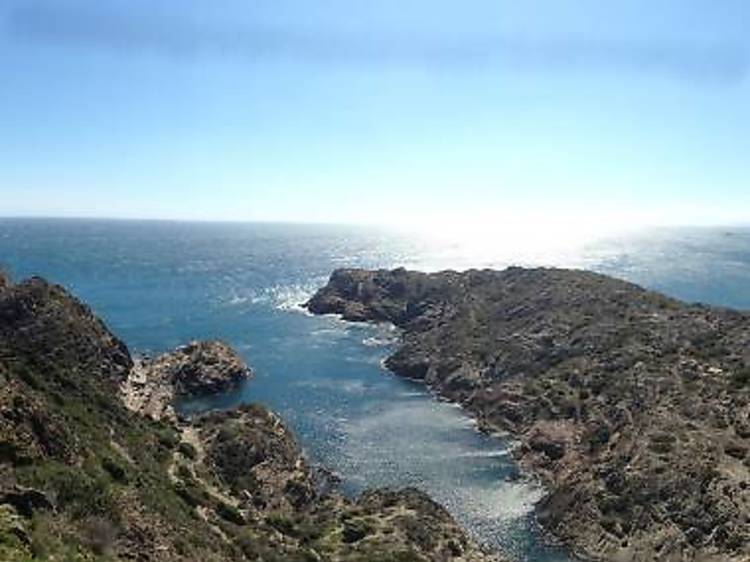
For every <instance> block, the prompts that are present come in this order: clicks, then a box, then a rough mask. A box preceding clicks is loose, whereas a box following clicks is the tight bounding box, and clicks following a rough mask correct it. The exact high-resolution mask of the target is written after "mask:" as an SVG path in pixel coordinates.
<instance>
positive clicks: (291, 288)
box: [220, 283, 320, 314]
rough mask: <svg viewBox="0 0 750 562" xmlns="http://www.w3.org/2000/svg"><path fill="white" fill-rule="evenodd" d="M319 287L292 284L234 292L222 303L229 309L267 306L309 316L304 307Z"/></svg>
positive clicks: (315, 284)
mask: <svg viewBox="0 0 750 562" xmlns="http://www.w3.org/2000/svg"><path fill="white" fill-rule="evenodd" d="M319 286H320V284H319V283H292V284H288V285H284V284H278V285H273V286H271V287H266V288H263V289H259V290H253V289H247V290H233V291H231V292H230V293H229V295H227V296H226V297H224V298H222V299H220V303H221V304H222V305H223V306H228V307H246V306H256V305H261V306H262V305H266V306H270V307H272V308H275V309H276V310H283V311H288V312H300V313H304V314H309V312H308V310H307V309H306V308H304V306H303V305H304V304H305V303H306V302H307V301H308V300H310V298H311V297H312V296H313V294H315V291H316V290H317V288H318V287H319Z"/></svg>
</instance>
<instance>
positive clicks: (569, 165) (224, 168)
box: [0, 0, 750, 225]
mask: <svg viewBox="0 0 750 562" xmlns="http://www.w3.org/2000/svg"><path fill="white" fill-rule="evenodd" d="M748 30H750V3H748V2H746V1H744V0H735V1H731V0H723V1H722V0H713V1H702V0H693V1H691V2H685V1H683V0H660V1H656V2H654V1H653V0H650V1H640V0H630V1H611V2H602V1H598V0H597V1H594V0H578V1H572V0H568V1H564V0H547V1H540V0H537V1H534V0H530V1H524V2H518V1H500V0H493V1H490V0H487V1H485V0H481V1H479V0H477V1H466V2H455V1H450V2H448V1H444V0H429V1H428V0H418V1H417V0H412V1H409V0H401V1H395V0H378V1H371V2H364V1H357V0H319V1H316V2H310V1H291V0H267V1H266V0H254V1H253V2H247V1H245V0H242V1H239V0H237V1H216V2H198V1H194V0H179V1H178V0H173V1H167V0H165V1H161V2H154V1H153V0H148V1H145V0H127V1H119V0H110V1H108V2H101V1H88V2H83V1H64V0H55V1H36V0H18V1H14V0H0V76H2V85H1V86H0V195H1V198H0V214H2V215H45V216H107V217H146V218H185V219H193V218H196V219H222V220H223V219H228V220H294V221H298V220H307V221H324V222H374V223H380V222H384V223H396V224H408V223H412V222H413V223H425V224H428V223H429V224H433V225H440V224H441V223H444V222H445V221H448V220H453V219H456V220H457V221H458V222H459V223H461V224H467V223H473V222H476V221H485V222H492V221H495V220H508V221H510V220H516V221H524V220H526V218H527V217H534V219H535V220H539V221H545V220H548V219H549V220H553V217H557V218H559V217H560V216H562V217H566V218H565V219H564V220H569V221H576V222H577V221H580V220H584V217H591V216H593V215H596V216H599V217H600V218H601V220H602V221H603V222H604V223H607V222H608V221H610V220H612V221H614V220H621V221H631V220H632V221H639V220H640V221H645V222H649V221H650V222H664V223H701V224H703V223H714V222H750V168H749V167H748V155H750V78H749V77H748V74H749V72H750V33H748Z"/></svg>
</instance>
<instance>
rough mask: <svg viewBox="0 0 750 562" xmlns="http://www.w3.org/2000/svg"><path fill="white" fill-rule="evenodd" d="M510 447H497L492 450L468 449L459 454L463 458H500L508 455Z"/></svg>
mask: <svg viewBox="0 0 750 562" xmlns="http://www.w3.org/2000/svg"><path fill="white" fill-rule="evenodd" d="M508 453H509V451H508V449H496V450H490V451H467V452H465V453H461V454H460V455H458V456H459V457H461V458H487V459H491V458H500V457H507V456H508Z"/></svg>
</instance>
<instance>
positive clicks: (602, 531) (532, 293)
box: [307, 268, 750, 562]
mask: <svg viewBox="0 0 750 562" xmlns="http://www.w3.org/2000/svg"><path fill="white" fill-rule="evenodd" d="M307 307H308V308H309V310H310V311H312V312H314V313H319V314H321V313H336V314H340V315H342V316H343V318H345V319H348V320H352V321H377V322H380V321H387V322H392V323H394V324H395V325H396V326H398V327H400V328H401V329H402V340H401V345H400V347H399V348H398V350H397V351H396V352H395V353H394V354H393V355H392V356H391V357H389V358H388V359H387V362H386V364H387V366H388V367H389V368H390V369H391V370H392V371H394V372H395V373H396V374H399V375H401V376H404V377H409V378H414V379H419V380H422V381H424V382H425V383H426V384H428V385H429V386H431V387H432V388H434V389H435V390H436V391H437V392H438V393H440V394H441V395H443V396H445V397H447V398H449V399H451V400H455V401H457V402H460V403H461V404H462V405H464V406H465V407H466V408H467V409H468V410H469V411H470V412H471V413H472V414H473V415H474V416H475V417H476V418H477V419H478V420H479V422H480V424H481V426H482V427H484V428H486V429H488V430H500V431H504V432H509V433H510V434H512V435H513V436H514V437H516V438H518V440H519V443H520V444H519V446H518V448H517V450H516V456H517V458H518V460H519V462H520V463H521V464H522V466H524V467H525V468H526V469H528V470H529V471H530V473H531V474H534V475H537V476H538V477H540V478H542V479H543V480H544V481H545V483H546V485H547V487H548V489H549V494H548V496H547V498H546V500H545V501H544V502H543V503H542V504H541V505H540V506H539V509H538V515H539V518H540V521H541V522H542V524H543V525H544V526H545V527H546V528H547V529H548V530H549V531H551V532H552V533H553V534H554V535H556V536H557V537H558V538H560V539H561V540H563V541H564V542H566V543H567V544H568V545H570V546H571V547H572V548H573V549H575V550H576V551H577V552H579V553H580V554H582V555H584V556H586V557H587V558H591V559H594V560H617V561H630V560H632V561H636V560H637V561H665V562H666V561H677V560H679V561H703V562H708V561H711V562H719V561H723V562H728V561H747V560H750V454H749V453H748V451H749V450H750V401H749V399H750V315H748V314H746V313H741V312H736V311H732V310H726V309H719V308H711V307H707V306H702V305H689V304H685V303H682V302H679V301H677V300H674V299H671V298H668V297H666V296H663V295H660V294H657V293H654V292H650V291H647V290H644V289H642V288H640V287H638V286H635V285H633V284H630V283H626V282H624V281H620V280H617V279H613V278H610V277H606V276H603V275H598V274H595V273H591V272H586V271H571V270H561V269H522V268H510V269H507V270H504V271H489V270H484V271H467V272H464V273H457V272H451V271H446V272H439V273H432V274H426V273H420V272H410V271H406V270H404V269H396V270H393V271H385V270H381V271H365V270H352V269H347V270H337V271H336V272H334V273H333V274H332V275H331V278H330V281H329V283H328V284H327V285H326V286H325V287H323V288H322V289H320V290H319V291H318V293H317V294H316V295H315V296H314V297H313V298H312V299H311V300H310V301H309V302H308V303H307Z"/></svg>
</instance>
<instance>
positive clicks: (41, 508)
mask: <svg viewBox="0 0 750 562" xmlns="http://www.w3.org/2000/svg"><path fill="white" fill-rule="evenodd" d="M250 375H251V371H250V370H249V369H248V368H247V366H245V365H244V363H241V360H240V359H239V358H238V356H237V355H236V354H235V353H234V352H233V351H232V350H231V349H230V348H228V347H227V346H225V345H224V344H221V343H218V342H200V343H191V344H189V345H187V346H184V347H182V348H179V349H177V350H175V351H174V352H173V353H171V354H167V355H164V356H162V357H159V358H155V359H151V360H149V359H136V360H134V359H133V358H132V357H131V355H130V353H129V351H128V349H127V347H126V346H125V345H124V344H123V343H122V342H121V341H119V340H118V339H117V338H116V337H115V336H114V335H112V334H111V333H110V331H109V330H108V329H107V327H106V326H105V325H104V324H103V323H102V322H101V321H100V320H99V319H97V318H96V316H95V315H94V314H93V313H92V311H91V310H90V309H89V308H88V307H86V306H85V305H84V304H82V303H80V302H79V301H78V300H76V299H75V298H74V297H72V296H71V295H70V294H68V293H67V292H66V291H65V290H64V289H63V288H61V287H59V286H56V285H52V284H50V283H48V282H46V281H45V280H43V279H40V278H32V279H29V280H26V281H23V282H21V283H18V284H13V283H11V282H10V281H9V280H8V279H7V278H5V277H3V276H0V383H1V384H0V560H1V561H7V562H11V561H12V562H30V561H32V560H33V561H36V560H44V561H52V560H55V561H65V562H67V561H76V562H84V561H86V562H90V561H102V562H104V561H107V562H112V561H119V560H122V561H124V560H131V561H144V562H145V561H154V562H172V561H181V562H220V561H221V562H224V561H231V562H234V561H251V560H263V561H269V562H270V561H275V560H284V561H295V560H296V561H323V560H331V561H342V562H344V561H352V562H354V561H361V562H365V561H370V562H374V561H383V562H386V561H391V560H401V561H404V562H406V561H414V562H417V561H433V560H434V561H438V560H439V561H443V560H455V561H464V562H480V561H490V560H496V559H495V558H493V557H491V556H490V555H486V554H484V553H483V552H481V551H480V550H479V549H478V548H477V547H476V546H475V545H474V544H473V543H472V542H471V541H470V540H469V539H468V538H467V536H466V534H465V533H464V532H463V531H462V530H461V529H460V528H459V527H458V526H457V525H456V523H455V522H454V521H453V520H452V518H451V517H450V516H449V515H448V513H447V512H446V511H445V510H444V509H443V508H442V507H440V506H439V505H437V504H435V503H434V502H433V501H432V500H430V499H429V498H428V497H426V496H425V495H424V494H422V493H421V492H418V491H416V490H400V491H392V490H375V491H371V492H368V493H365V494H364V495H363V496H362V497H361V498H359V499H357V500H356V501H353V500H349V499H346V498H344V497H343V496H341V495H340V494H338V493H337V492H336V490H335V486H334V485H333V483H331V482H330V479H329V478H327V477H326V473H325V471H324V470H319V469H315V468H313V467H311V466H310V465H309V463H308V461H307V460H306V459H305V458H304V456H303V455H302V454H301V452H300V448H299V446H298V445H297V443H296V441H295V439H294V436H293V435H292V434H291V432H290V431H289V430H288V429H287V428H286V426H285V425H284V423H283V421H282V420H281V419H279V417H278V416H276V415H275V414H274V413H272V412H270V411H269V410H267V409H266V408H264V407H262V406H259V405H252V406H244V407H242V408H239V409H237V410H234V411H229V412H215V413H207V414H205V415H202V416H199V417H197V418H195V419H190V420H178V419H177V416H176V415H175V414H174V409H173V408H172V403H173V401H174V399H175V397H176V396H180V395H186V394H187V395H189V394H193V393H196V392H214V391H219V390H224V389H226V388H228V387H229V386H230V385H231V384H235V383H236V382H237V381H238V380H242V379H243V378H246V377H248V376H250Z"/></svg>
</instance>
